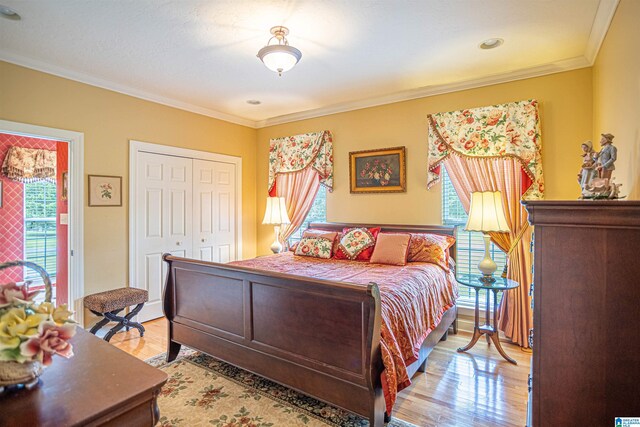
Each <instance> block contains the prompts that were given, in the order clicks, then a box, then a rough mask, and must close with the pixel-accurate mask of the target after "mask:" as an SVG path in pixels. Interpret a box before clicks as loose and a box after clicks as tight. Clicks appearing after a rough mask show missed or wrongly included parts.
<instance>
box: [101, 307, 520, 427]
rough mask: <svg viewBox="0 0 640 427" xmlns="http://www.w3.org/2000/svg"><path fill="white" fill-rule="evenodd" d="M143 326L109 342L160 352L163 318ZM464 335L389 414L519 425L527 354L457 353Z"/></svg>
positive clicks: (447, 422) (435, 358) (485, 426)
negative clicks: (505, 356)
mask: <svg viewBox="0 0 640 427" xmlns="http://www.w3.org/2000/svg"><path fill="white" fill-rule="evenodd" d="M144 326H145V328H146V331H147V332H146V333H145V336H144V338H139V337H138V332H137V331H135V330H133V331H129V332H122V333H119V334H116V335H115V336H114V337H113V338H112V339H111V343H112V344H114V345H115V346H116V347H118V348H120V349H122V350H124V351H126V352H127V353H130V354H132V355H134V356H136V357H138V358H139V359H143V360H144V359H148V358H150V357H153V356H156V355H158V354H160V353H164V352H165V351H166V343H167V340H166V336H167V325H166V321H165V320H164V319H158V320H154V321H152V322H147V323H145V324H144ZM470 339H471V335H470V334H468V333H464V332H460V333H458V335H452V334H449V339H448V340H447V341H443V342H440V343H439V344H438V346H437V347H436V348H435V349H434V350H433V352H432V353H431V355H430V356H429V359H428V362H427V373H426V375H425V374H416V376H415V377H414V378H413V379H412V384H411V386H409V387H408V388H407V389H405V390H403V391H402V392H400V394H399V395H398V401H397V403H396V405H395V409H394V414H393V415H394V416H396V417H398V418H400V419H402V420H405V421H408V422H410V423H413V424H416V425H418V426H429V427H431V426H447V427H452V426H460V427H471V426H478V427H489V426H491V427H493V426H524V425H525V416H526V401H527V375H528V373H529V360H530V357H531V354H529V353H525V352H522V351H521V350H520V347H517V346H514V345H511V344H506V343H505V344H503V347H504V349H505V351H506V352H507V353H508V354H509V355H510V356H511V357H513V358H514V359H515V360H516V361H517V362H518V366H514V365H512V364H510V363H508V362H507V361H505V360H504V359H502V357H500V355H499V354H498V352H497V351H496V350H495V349H494V348H493V347H489V346H488V345H487V343H486V341H484V340H480V341H479V342H478V343H477V344H476V346H475V347H474V348H473V349H471V350H470V352H468V353H457V352H456V349H457V348H458V347H462V346H464V345H466V344H467V342H469V340H470Z"/></svg>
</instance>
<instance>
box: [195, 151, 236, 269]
mask: <svg viewBox="0 0 640 427" xmlns="http://www.w3.org/2000/svg"><path fill="white" fill-rule="evenodd" d="M235 168H236V167H235V165H233V164H230V163H223V162H214V161H207V160H197V159H194V160H193V177H194V178H193V184H194V185H193V194H194V210H193V212H194V218H193V227H194V233H193V235H194V242H193V256H194V258H197V259H201V260H204V261H214V262H229V261H235V260H236V223H235V221H236V192H235V189H236V182H235V178H236V170H235Z"/></svg>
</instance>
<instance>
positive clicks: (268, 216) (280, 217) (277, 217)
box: [262, 197, 291, 225]
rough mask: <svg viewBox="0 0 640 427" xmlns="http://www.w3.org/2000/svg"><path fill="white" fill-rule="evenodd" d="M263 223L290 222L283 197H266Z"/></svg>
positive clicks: (278, 223)
mask: <svg viewBox="0 0 640 427" xmlns="http://www.w3.org/2000/svg"><path fill="white" fill-rule="evenodd" d="M262 223H263V224H273V225H280V224H290V223H291V220H289V215H287V206H286V205H285V203H284V197H267V209H266V210H265V211H264V218H263V219H262Z"/></svg>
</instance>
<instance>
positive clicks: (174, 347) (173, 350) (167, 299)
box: [162, 254, 182, 363]
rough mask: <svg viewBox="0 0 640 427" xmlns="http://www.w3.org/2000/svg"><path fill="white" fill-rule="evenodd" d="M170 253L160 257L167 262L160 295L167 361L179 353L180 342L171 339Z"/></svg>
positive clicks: (171, 287)
mask: <svg viewBox="0 0 640 427" xmlns="http://www.w3.org/2000/svg"><path fill="white" fill-rule="evenodd" d="M170 255H171V254H164V255H162V259H163V260H164V262H166V263H167V264H168V266H167V281H166V283H165V285H164V295H163V296H162V300H163V305H162V311H163V312H164V315H165V317H166V318H167V320H168V322H167V363H169V362H172V361H174V360H175V359H176V357H178V353H180V347H182V344H179V343H177V342H175V341H173V322H172V321H173V318H174V316H175V313H174V307H175V290H174V284H173V269H172V266H173V264H172V261H171V259H169V258H168V257H169V256H170Z"/></svg>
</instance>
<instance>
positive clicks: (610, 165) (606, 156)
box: [596, 133, 618, 179]
mask: <svg viewBox="0 0 640 427" xmlns="http://www.w3.org/2000/svg"><path fill="white" fill-rule="evenodd" d="M613 138H614V136H613V135H611V134H610V133H603V134H602V139H600V146H601V147H602V148H601V149H600V152H599V153H598V166H596V170H597V171H598V176H599V177H600V178H606V179H611V173H612V172H613V171H614V170H615V168H616V167H615V165H614V163H615V161H616V159H617V157H618V149H617V148H616V147H614V146H613Z"/></svg>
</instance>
